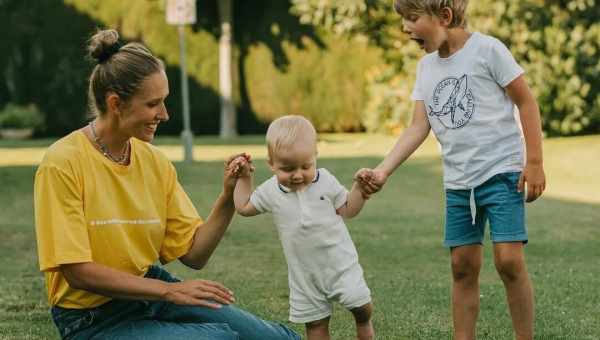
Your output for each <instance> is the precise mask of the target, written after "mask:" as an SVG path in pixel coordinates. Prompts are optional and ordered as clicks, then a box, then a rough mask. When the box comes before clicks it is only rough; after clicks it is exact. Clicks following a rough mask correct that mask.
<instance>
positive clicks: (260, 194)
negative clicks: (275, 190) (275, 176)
mask: <svg viewBox="0 0 600 340" xmlns="http://www.w3.org/2000/svg"><path fill="white" fill-rule="evenodd" d="M269 185H273V181H272V180H268V181H266V182H264V183H262V184H261V185H259V186H258V187H257V188H256V189H255V190H254V192H253V193H252V195H250V203H252V205H253V206H254V208H256V210H257V211H258V212H260V213H261V214H262V213H268V212H271V209H272V207H271V200H270V197H271V195H269Z"/></svg>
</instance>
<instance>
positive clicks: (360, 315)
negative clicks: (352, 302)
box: [350, 302, 375, 340]
mask: <svg viewBox="0 0 600 340" xmlns="http://www.w3.org/2000/svg"><path fill="white" fill-rule="evenodd" d="M350 311H351V312H352V315H354V320H355V321H356V336H357V337H358V339H359V340H372V339H375V331H374V330H373V324H372V323H371V314H373V303H372V302H369V303H367V304H366V305H362V306H360V307H357V308H354V309H352V310H350Z"/></svg>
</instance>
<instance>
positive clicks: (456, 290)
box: [450, 244, 483, 340]
mask: <svg viewBox="0 0 600 340" xmlns="http://www.w3.org/2000/svg"><path fill="white" fill-rule="evenodd" d="M482 256H483V252H482V247H481V245H479V244H472V245H466V246H460V247H455V248H452V249H451V251H450V258H451V267H452V319H453V321H454V339H456V340H474V339H475V334H476V332H475V325H476V323H477V317H478V315H479V271H480V269H481V262H482Z"/></svg>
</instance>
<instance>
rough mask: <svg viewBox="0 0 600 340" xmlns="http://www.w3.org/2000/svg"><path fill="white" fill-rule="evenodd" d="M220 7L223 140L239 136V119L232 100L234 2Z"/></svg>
mask: <svg viewBox="0 0 600 340" xmlns="http://www.w3.org/2000/svg"><path fill="white" fill-rule="evenodd" d="M216 1H217V4H218V7H219V21H220V25H221V37H220V39H219V90H220V96H221V126H220V136H221V138H230V137H234V136H236V135H237V119H236V118H237V117H236V113H235V105H234V104H233V98H232V75H231V47H232V41H233V27H232V12H233V10H232V6H233V0H216Z"/></svg>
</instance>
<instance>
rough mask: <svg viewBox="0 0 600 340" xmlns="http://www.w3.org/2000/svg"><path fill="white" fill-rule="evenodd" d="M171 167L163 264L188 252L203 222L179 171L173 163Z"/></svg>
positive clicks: (161, 251)
mask: <svg viewBox="0 0 600 340" xmlns="http://www.w3.org/2000/svg"><path fill="white" fill-rule="evenodd" d="M169 169H170V174H169V176H167V178H168V179H169V185H168V188H169V192H168V199H167V227H166V231H165V237H164V239H163V243H162V245H161V248H160V261H161V262H162V263H163V264H165V263H169V262H171V261H173V260H175V259H177V258H180V257H181V256H183V255H185V254H187V252H188V251H189V250H190V248H191V246H192V243H193V240H194V234H195V233H196V229H197V228H198V226H199V225H200V224H201V223H202V219H201V218H200V216H199V215H198V212H197V211H196V208H195V207H194V204H193V203H192V201H191V200H190V198H189V197H188V195H187V194H186V193H185V191H184V190H183V187H182V186H181V184H180V183H179V181H178V180H177V173H176V171H175V168H174V167H173V165H172V164H171V165H170V168H169Z"/></svg>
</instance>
